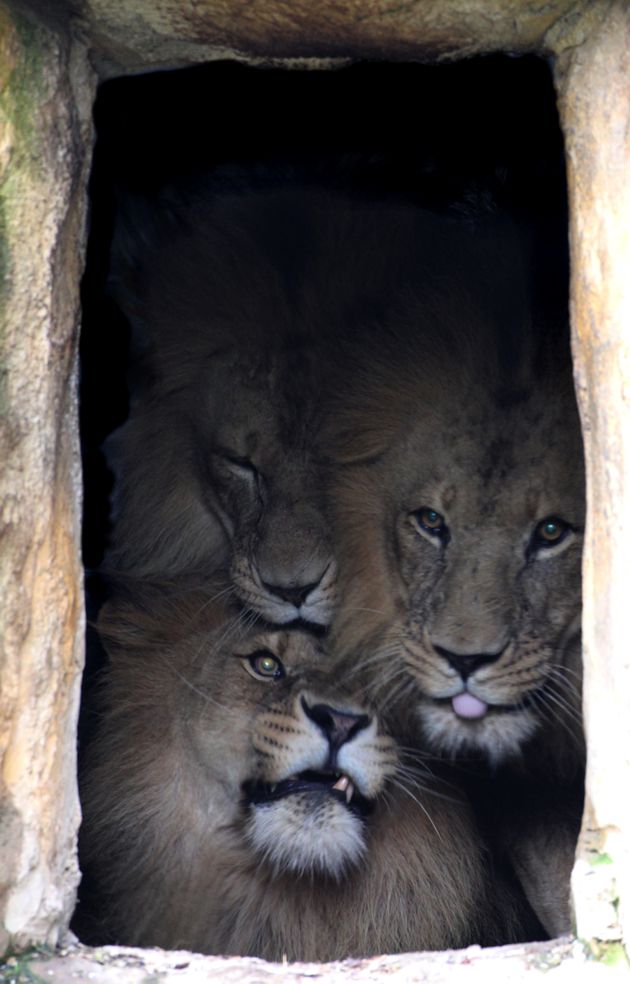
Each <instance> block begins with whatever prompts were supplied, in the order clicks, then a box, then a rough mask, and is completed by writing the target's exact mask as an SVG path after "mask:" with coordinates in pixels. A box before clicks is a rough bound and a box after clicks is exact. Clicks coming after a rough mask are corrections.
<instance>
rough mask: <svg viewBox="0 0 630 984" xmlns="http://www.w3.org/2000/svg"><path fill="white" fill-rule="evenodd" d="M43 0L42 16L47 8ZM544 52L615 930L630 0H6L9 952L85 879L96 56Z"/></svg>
mask: <svg viewBox="0 0 630 984" xmlns="http://www.w3.org/2000/svg"><path fill="white" fill-rule="evenodd" d="M53 11H56V14H53ZM494 50H509V51H513V52H523V51H535V52H539V53H541V54H545V55H555V56H557V59H556V78H557V84H558V90H559V94H560V97H561V112H562V121H563V127H564V130H565V136H566V140H567V151H568V163H569V179H570V204H571V230H570V231H571V249H572V261H573V269H572V317H573V332H574V353H575V361H576V372H577V383H578V396H579V400H580V407H581V412H582V419H583V423H584V437H585V445H586V457H587V478H588V504H589V524H588V530H587V545H586V552H585V560H584V565H585V582H584V601H585V642H586V647H585V656H586V679H587V700H586V727H587V732H588V739H589V766H588V778H587V787H588V788H587V811H586V816H585V823H584V830H583V836H582V844H581V851H580V861H579V863H578V865H577V867H576V872H575V878H574V884H575V895H576V914H577V928H578V933H580V934H581V935H583V936H585V937H587V938H589V939H591V938H593V939H596V940H601V941H608V942H607V943H606V945H608V944H610V943H611V942H613V943H614V941H615V940H617V939H619V938H620V932H621V930H620V924H619V920H621V925H622V927H623V930H624V933H625V940H626V944H627V942H628V941H629V940H630V911H629V908H630V862H629V856H630V851H629V849H630V801H629V799H628V796H627V794H625V788H626V786H627V775H628V765H629V762H628V754H629V753H628V749H630V713H629V710H630V708H629V706H628V704H629V700H630V698H629V697H628V693H630V688H629V687H628V685H627V681H628V671H629V666H628V664H629V662H630V657H629V655H628V647H627V641H626V640H627V639H628V638H629V637H630V605H629V604H628V598H630V571H629V564H628V557H629V556H630V520H628V518H627V517H630V412H629V404H630V348H629V344H630V343H629V342H628V335H627V331H626V336H625V338H624V329H626V326H627V325H628V324H629V323H630V317H629V316H630V294H629V292H628V286H627V283H628V278H627V271H628V270H629V269H630V231H629V230H630V222H629V221H628V219H629V217H630V190H629V181H630V178H629V175H630V136H629V134H630V84H629V83H630V78H629V77H630V62H629V55H628V52H629V51H630V11H629V9H628V6H627V3H625V2H624V0H582V2H575V0H551V2H549V3H545V4H540V3H539V2H536V0H422V2H420V3H414V2H413V0H410V2H406V3H400V2H397V0H396V2H389V0H350V2H348V3H344V4H339V3H337V2H335V0H323V2H321V3H316V4H314V3H308V2H305V0H302V2H300V0H293V2H291V3H287V2H285V0H250V2H248V3H246V4H241V3H240V2H237V0H196V2H192V0H190V2H189V0H122V2H121V0H73V2H70V0H68V2H67V3H65V2H64V0H57V2H56V3H54V4H52V3H49V2H46V0H30V3H28V4H27V3H26V0H14V2H11V0H4V4H2V3H1V0H0V235H1V237H2V242H1V246H2V249H1V251H0V264H1V266H2V293H1V296H0V303H1V307H0V316H1V318H2V331H1V332H0V407H1V422H0V461H1V462H2V468H1V470H0V543H1V550H2V553H1V558H0V562H1V566H0V596H1V597H2V609H1V611H0V639H1V640H2V642H1V647H2V649H1V651H2V663H1V664H0V674H1V679H0V682H1V687H2V697H1V701H0V769H1V771H0V796H1V806H0V917H1V918H0V927H2V928H0V951H1V950H2V949H3V948H5V947H6V946H9V945H12V946H22V945H26V944H27V943H29V942H45V941H47V942H52V943H54V942H56V940H57V939H58V938H59V935H60V934H61V933H62V932H63V931H64V929H65V927H66V926H67V920H68V917H69V913H70V911H71V908H72V904H73V893H74V888H75V885H76V882H77V865H76V855H75V835H76V828H77V823H78V806H77V796H76V781H75V745H74V729H75V724H76V715H77V704H78V686H79V676H80V670H81V663H82V647H83V608H82V597H81V568H80V558H79V523H80V502H81V493H80V474H79V457H78V437H77V414H76V353H77V325H78V284H79V279H80V275H81V270H82V256H83V246H84V223H85V201H86V178H87V168H88V167H89V158H90V150H91V139H92V135H91V125H90V108H91V103H92V100H93V96H94V91H95V83H96V78H95V75H94V74H93V71H92V68H91V66H92V65H95V66H96V67H97V69H98V71H99V72H100V74H101V75H102V76H105V75H112V74H118V73H124V72H128V71H138V70H142V69H149V68H155V67H178V66H181V65H184V64H189V63H192V62H200V61H204V60H209V59H212V58H217V57H220V56H224V55H225V54H226V53H227V54H229V53H232V54H235V55H236V56H237V57H239V58H242V59H244V60H254V61H261V60H262V61H273V60H276V61H277V60H280V61H282V60H283V59H284V60H287V59H288V60H289V63H290V64H296V62H295V61H294V59H298V62H297V64H301V62H300V61H299V60H300V59H314V60H318V61H312V62H311V63H312V64H317V63H319V64H322V65H324V64H328V63H331V62H332V63H334V62H335V61H336V60H339V59H347V58H353V57H357V56H358V57H365V56H375V57H379V58H417V59H421V60H428V61H430V60H435V59H439V58H443V57H448V58H454V57H461V56H466V55H470V54H473V53H478V52H485V51H494Z"/></svg>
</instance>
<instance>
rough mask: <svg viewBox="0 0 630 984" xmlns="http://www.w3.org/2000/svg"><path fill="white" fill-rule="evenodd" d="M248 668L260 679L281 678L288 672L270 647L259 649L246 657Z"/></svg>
mask: <svg viewBox="0 0 630 984" xmlns="http://www.w3.org/2000/svg"><path fill="white" fill-rule="evenodd" d="M244 662H245V666H246V669H248V671H249V672H250V673H251V675H252V676H255V677H256V678H257V679H258V680H281V679H282V678H283V677H284V676H285V675H286V674H285V672H284V666H283V665H282V662H281V661H280V660H279V659H278V657H277V656H274V654H273V653H272V652H270V651H269V650H268V649H258V650H257V651H256V652H255V653H250V654H249V656H245V657H244Z"/></svg>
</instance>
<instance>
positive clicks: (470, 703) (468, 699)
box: [453, 693, 488, 718]
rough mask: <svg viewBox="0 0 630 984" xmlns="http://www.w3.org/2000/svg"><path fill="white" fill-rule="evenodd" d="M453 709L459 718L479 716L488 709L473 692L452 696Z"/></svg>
mask: <svg viewBox="0 0 630 984" xmlns="http://www.w3.org/2000/svg"><path fill="white" fill-rule="evenodd" d="M453 710H454V711H455V713H456V714H457V715H458V716H459V717H461V718H480V717H483V716H484V714H485V713H486V711H487V710H488V705H487V704H486V703H485V701H483V700H479V698H478V697H475V696H474V695H473V694H468V693H463V694H457V696H456V697H453Z"/></svg>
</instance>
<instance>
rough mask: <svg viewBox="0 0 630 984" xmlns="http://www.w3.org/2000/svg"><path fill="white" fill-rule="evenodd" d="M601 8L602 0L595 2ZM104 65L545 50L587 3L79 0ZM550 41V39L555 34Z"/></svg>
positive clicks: (109, 68) (130, 67)
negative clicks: (225, 59)
mask: <svg viewBox="0 0 630 984" xmlns="http://www.w3.org/2000/svg"><path fill="white" fill-rule="evenodd" d="M599 5H600V7H602V6H606V3H605V2H604V3H603V4H602V3H600V4H599ZM77 6H78V8H79V10H80V20H81V23H82V25H83V29H84V30H85V31H86V33H88V34H89V35H90V37H91V38H93V39H94V45H95V55H96V58H97V61H98V64H99V65H100V67H101V69H102V70H103V71H106V72H108V73H116V72H120V71H124V70H127V71H137V70H140V69H146V67H147V66H154V67H172V66H176V65H181V64H190V63H194V62H200V61H210V60H212V59H215V58H220V57H226V56H232V57H244V58H246V59H249V60H251V59H252V58H257V59H260V60H263V61H268V60H270V59H304V58H310V59H312V58H314V59H324V60H326V61H330V60H334V59H335V58H340V59H345V58H348V57H359V58H381V59H389V60H392V59H416V60H427V61H435V60H437V59H441V58H454V57H457V58H462V57H467V56H469V55H473V54H478V53H480V52H489V51H513V52H523V51H532V50H538V51H541V52H544V51H549V50H551V49H550V47H549V45H548V44H547V42H546V36H547V34H550V35H551V36H553V38H554V39H557V38H558V37H560V36H561V35H562V34H563V33H568V32H573V31H574V30H575V29H576V25H579V24H580V23H581V22H582V17H583V11H585V10H588V9H589V8H590V7H591V6H592V2H591V0H550V2H547V3H540V2H536V0H347V2H345V3H339V2H338V0H318V2H317V3H312V2H308V0H301V2H300V0H245V2H243V0H177V2H173V0H126V2H125V3H124V4H121V3H115V2H112V0H82V2H81V3H80V4H78V5H77ZM554 43H555V40H554Z"/></svg>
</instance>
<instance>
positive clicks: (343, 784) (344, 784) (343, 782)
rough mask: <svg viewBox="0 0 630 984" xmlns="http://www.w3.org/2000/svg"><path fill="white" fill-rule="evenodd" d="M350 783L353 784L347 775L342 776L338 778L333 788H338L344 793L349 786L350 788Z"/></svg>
mask: <svg viewBox="0 0 630 984" xmlns="http://www.w3.org/2000/svg"><path fill="white" fill-rule="evenodd" d="M349 785H351V783H350V780H349V779H348V777H347V776H340V777H339V779H337V782H336V783H335V785H334V786H333V787H332V788H333V789H338V790H339V791H340V792H342V793H344V792H346V790H347V788H348V786H349ZM347 795H348V794H347V792H346V796H347Z"/></svg>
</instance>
